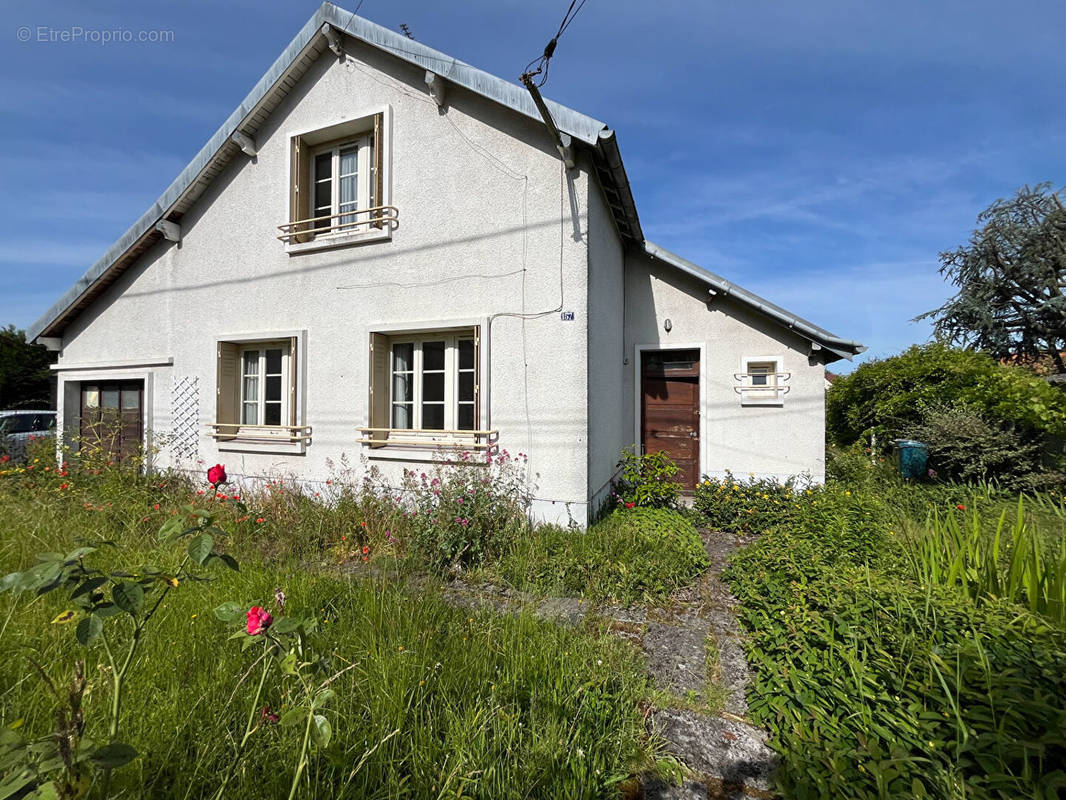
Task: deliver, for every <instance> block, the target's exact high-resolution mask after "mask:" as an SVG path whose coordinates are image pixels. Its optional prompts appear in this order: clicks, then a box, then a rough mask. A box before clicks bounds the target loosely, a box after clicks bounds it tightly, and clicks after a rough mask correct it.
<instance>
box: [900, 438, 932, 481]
mask: <svg viewBox="0 0 1066 800" xmlns="http://www.w3.org/2000/svg"><path fill="white" fill-rule="evenodd" d="M893 444H894V445H895V447H894V448H893V449H892V455H893V458H894V460H895V462H896V466H897V467H898V468H899V474H900V475H902V476H903V477H904V478H912V479H920V478H924V477H925V475H926V470H927V469H928V466H929V448H928V447H926V446H925V445H924V444H923V443H922V442H916V441H914V440H913V439H897V440H896V441H895V442H894V443H893Z"/></svg>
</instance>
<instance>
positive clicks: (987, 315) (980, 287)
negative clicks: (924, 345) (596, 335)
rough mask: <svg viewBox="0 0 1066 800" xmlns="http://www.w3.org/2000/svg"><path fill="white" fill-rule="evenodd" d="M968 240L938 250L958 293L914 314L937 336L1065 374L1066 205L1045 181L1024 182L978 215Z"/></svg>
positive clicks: (942, 264) (996, 355) (944, 269)
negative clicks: (928, 321)
mask: <svg viewBox="0 0 1066 800" xmlns="http://www.w3.org/2000/svg"><path fill="white" fill-rule="evenodd" d="M977 222H978V223H979V224H980V225H981V227H980V228H978V229H977V230H975V231H974V232H973V234H972V235H971V237H970V243H969V244H968V245H965V246H963V247H960V248H958V249H957V250H948V251H945V252H943V253H941V254H940V273H941V274H942V275H944V276H946V277H947V278H948V279H949V280H950V281H951V282H952V283H953V284H954V285H955V286H956V287H958V290H959V292H958V294H957V295H955V296H954V297H953V298H951V299H950V300H948V301H947V302H946V303H945V304H944V305H943V306H941V307H940V308H938V309H935V310H933V311H927V312H926V313H925V314H922V315H921V316H919V317H917V319H919V320H921V319H927V318H931V319H932V320H933V324H934V330H935V331H936V334H937V336H938V337H940V338H943V339H944V340H945V341H947V342H949V343H951V344H959V345H963V346H966V347H975V348H977V349H979V350H985V351H987V352H989V353H991V354H992V355H993V356H995V357H996V358H998V359H1004V360H1005V359H1011V360H1016V361H1018V362H1019V363H1027V364H1032V363H1036V362H1039V361H1041V360H1044V361H1049V362H1050V363H1051V364H1052V365H1053V370H1054V371H1055V372H1060V373H1066V363H1064V362H1063V357H1062V351H1063V346H1064V344H1066V294H1064V291H1063V290H1064V289H1066V208H1064V207H1063V204H1062V201H1061V200H1060V199H1059V197H1058V195H1057V194H1055V193H1054V192H1052V191H1051V184H1050V183H1041V184H1037V185H1036V186H1034V187H1032V188H1030V187H1029V186H1023V187H1022V188H1021V189H1019V190H1018V193H1017V194H1016V195H1015V196H1014V197H1012V198H1009V199H1001V200H997V201H996V202H995V203H993V204H992V205H991V206H989V207H988V208H987V209H985V210H984V211H982V212H981V214H980V215H979V216H978V218H977Z"/></svg>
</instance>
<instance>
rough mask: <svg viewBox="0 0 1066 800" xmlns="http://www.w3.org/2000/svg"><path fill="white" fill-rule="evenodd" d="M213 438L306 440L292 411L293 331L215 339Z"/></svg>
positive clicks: (295, 376) (295, 381)
mask: <svg viewBox="0 0 1066 800" xmlns="http://www.w3.org/2000/svg"><path fill="white" fill-rule="evenodd" d="M217 348H218V350H217V364H216V369H217V376H218V377H217V385H216V408H215V421H214V423H213V424H212V427H213V429H214V436H215V438H217V439H219V440H220V441H221V440H230V439H265V440H267V441H268V442H277V441H281V440H284V441H287V442H297V441H306V440H308V439H309V438H310V432H309V428H307V426H304V425H300V424H299V421H298V414H297V397H298V396H299V388H300V387H299V382H300V377H299V376H300V372H299V371H298V370H297V354H298V350H299V346H298V340H297V337H296V336H286V337H279V338H265V337H264V338H263V339H261V340H251V339H249V340H239V341H220V342H218V344H217Z"/></svg>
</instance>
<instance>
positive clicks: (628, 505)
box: [626, 503, 637, 508]
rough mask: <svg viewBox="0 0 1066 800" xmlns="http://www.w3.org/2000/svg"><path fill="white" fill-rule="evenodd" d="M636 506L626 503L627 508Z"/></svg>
mask: <svg viewBox="0 0 1066 800" xmlns="http://www.w3.org/2000/svg"><path fill="white" fill-rule="evenodd" d="M636 505H637V504H636V503H626V508H634V507H635V506H636Z"/></svg>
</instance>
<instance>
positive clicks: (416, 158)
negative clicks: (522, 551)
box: [60, 40, 589, 521]
mask: <svg viewBox="0 0 1066 800" xmlns="http://www.w3.org/2000/svg"><path fill="white" fill-rule="evenodd" d="M347 50H348V54H349V59H348V61H347V63H339V62H338V61H337V59H335V58H334V57H332V56H331V55H328V54H327V55H326V56H323V57H322V58H320V59H319V61H318V63H317V64H316V65H315V67H314V68H312V70H311V71H310V72H309V73H308V75H306V76H305V77H304V78H303V79H302V81H301V83H300V84H299V85H298V86H297V87H296V89H294V91H293V92H292V94H290V96H289V97H288V99H287V100H286V102H285V103H284V104H283V105H282V106H281V107H280V108H279V109H278V110H277V111H275V112H274V114H273V115H272V117H271V119H270V120H269V121H268V123H267V126H266V128H265V129H264V130H262V131H260V132H259V134H258V135H257V137H256V139H257V144H258V147H259V153H258V156H257V157H256V158H254V159H248V158H247V157H244V156H239V157H238V158H237V160H236V161H235V162H233V163H232V164H231V165H230V166H229V168H227V170H225V171H224V172H223V174H221V175H220V176H219V177H218V178H217V179H216V180H215V182H214V183H213V185H212V186H211V187H210V188H209V189H208V191H207V192H206V194H205V196H204V197H203V198H201V200H200V201H199V202H198V203H197V205H196V206H195V207H194V208H193V210H192V211H191V212H190V213H189V214H187V215H186V216H185V218H184V219H183V220H182V223H181V225H182V241H181V243H180V245H173V244H169V243H163V244H159V245H157V246H156V247H155V248H154V249H152V250H151V251H149V252H148V253H146V254H145V256H144V257H142V258H141V259H140V261H139V262H138V264H137V265H135V266H134V267H133V268H132V269H130V270H129V271H128V272H127V273H126V274H125V275H124V276H123V277H122V278H121V279H120V280H119V281H118V283H116V284H115V286H113V287H112V288H111V290H110V291H109V292H108V293H107V294H106V295H105V296H104V297H103V298H102V299H100V300H98V301H97V302H96V303H95V304H94V306H92V307H91V308H90V309H89V310H88V311H87V312H85V313H83V314H82V315H81V316H80V317H79V318H78V319H77V320H76V321H75V322H74V323H73V324H72V325H71V326H70V327H69V329H68V330H67V332H66V334H65V336H64V346H63V350H62V355H61V359H60V365H61V366H71V365H77V364H86V363H113V362H116V361H125V362H129V361H132V360H138V359H141V360H152V359H158V358H159V357H168V358H171V357H172V358H173V366H172V367H149V368H144V369H134V370H133V372H130V370H129V369H127V370H125V373H126V374H133V375H140V374H149V375H151V379H152V385H153V391H152V401H151V402H152V407H151V409H150V412H149V422H150V424H151V425H153V426H154V427H155V429H156V431H157V432H158V434H161V436H160V437H158V438H163V437H165V435H166V434H167V433H168V432H169V429H170V428H171V427H172V420H171V410H172V400H173V387H174V386H175V385H176V383H177V382H178V381H179V380H184V379H187V378H195V379H196V380H197V382H198V389H199V412H200V413H199V423H200V425H201V426H203V425H206V424H207V423H209V422H212V421H213V420H214V413H215V380H216V377H215V342H216V338H217V337H220V336H221V337H225V336H227V335H236V334H260V333H261V334H263V335H264V336H269V335H270V334H272V333H275V332H277V331H289V330H302V331H306V339H305V343H306V359H305V362H304V365H303V366H304V369H305V373H304V374H305V384H304V387H303V389H304V391H303V393H302V395H303V399H302V402H303V403H304V404H305V407H304V413H303V415H302V418H303V421H304V422H305V423H306V424H308V425H311V426H313V431H314V439H313V442H312V443H311V444H310V445H309V446H308V448H307V450H306V453H304V454H303V455H287V454H272V453H243V452H242V453H235V452H220V451H219V450H218V449H217V447H216V445H215V444H214V442H213V440H211V439H210V438H208V437H206V436H201V437H200V439H199V457H200V459H202V460H203V461H205V462H207V463H215V462H216V461H221V462H223V463H225V464H226V465H227V467H228V468H229V469H230V471H231V472H233V473H237V474H245V475H270V474H294V475H297V476H300V477H302V478H305V479H308V480H325V479H326V478H328V477H329V476H330V462H331V461H332V462H338V461H339V460H340V459H341V457H342V455H343V456H345V457H347V459H349V461H351V462H352V463H353V464H354V465H355V466H356V467H359V466H360V459H361V458H362V457H364V456H365V455H366V452H365V451H364V450H363V449H362V448H361V447H360V445H358V444H357V443H356V442H355V439H356V438H357V437H358V434H357V433H356V431H355V428H356V426H357V425H362V424H367V421H368V417H367V396H368V385H367V384H368V372H369V370H368V364H367V358H368V333H369V332H370V331H372V330H377V329H378V328H379V327H380V326H382V325H391V326H394V327H395V326H398V325H400V326H402V325H407V326H409V327H411V328H416V327H423V326H424V325H425V324H427V323H432V322H440V323H447V322H449V321H463V322H467V321H470V320H476V321H479V322H480V323H481V324H482V326H483V327H482V336H483V341H484V346H485V348H486V352H487V353H488V354H490V355H488V367H489V374H488V375H487V376H483V392H484V394H483V403H482V406H483V408H482V420H481V424H482V425H483V426H485V427H491V428H496V429H499V431H500V443H501V446H502V447H505V448H507V449H508V450H509V451H510V452H511V453H516V452H519V451H522V452H525V453H528V454H529V456H530V468H531V470H532V472H534V473H538V474H539V475H538V477H537V478H536V483H537V487H538V488H537V492H536V494H537V496H538V498H540V499H541V500H542V501H543V502H542V503H540V504H539V508H538V513H539V514H540V515H541V516H545V517H550V518H557V519H562V520H564V521H565V519H566V518H567V511H566V504H567V503H572V504H575V506H574V507H575V508H576V511H575V512H574V513H575V515H576V516H578V517H579V518H580V517H581V515H582V514H583V513H584V507H583V504H584V501H585V500H586V499H587V496H588V494H587V492H588V464H587V455H586V446H585V445H586V442H587V437H588V432H587V428H586V409H587V407H588V397H587V386H588V374H589V373H588V366H587V357H586V354H587V352H588V347H587V340H586V337H587V335H588V334H587V331H588V328H587V326H586V325H585V324H583V321H581V316H582V314H581V311H582V310H583V309H584V308H585V307H586V296H587V286H586V283H587V274H588V266H587V262H588V254H587V245H586V241H585V235H584V232H585V231H586V230H587V228H588V219H587V216H586V213H587V211H586V209H585V208H580V207H577V208H575V205H578V206H579V205H580V203H577V204H575V203H574V202H572V198H573V199H577V198H581V199H583V198H585V197H587V196H588V194H589V181H588V175H587V173H586V172H584V171H580V172H577V173H575V174H574V175H572V176H571V181H572V185H571V186H570V187H568V185H567V181H566V179H565V176H564V172H563V169H562V166H561V163H560V160H559V158H558V155H557V153H556V152H555V151H554V149H553V148H552V147H551V146H550V143H549V140H548V136H547V133H546V132H545V130H544V128H543V126H541V125H539V124H537V123H534V122H532V121H530V120H527V119H524V118H521V117H519V116H518V115H516V114H514V113H513V112H510V111H507V110H505V109H502V108H500V107H498V106H495V105H493V104H491V103H489V102H487V101H484V100H482V99H481V98H478V97H476V96H474V95H472V94H470V93H467V92H464V91H462V90H460V89H457V88H454V87H451V88H450V89H449V92H448V96H447V100H448V106H447V109H446V111H445V112H443V113H442V112H440V111H439V110H438V108H437V105H436V104H435V102H434V101H433V100H432V99H431V98H430V97H429V95H428V93H427V91H426V87H425V85H424V83H423V72H422V71H420V70H417V69H415V68H413V67H411V66H409V65H406V64H403V63H401V62H398V61H396V60H395V59H392V58H390V57H389V56H387V55H385V54H383V53H380V52H378V51H375V50H372V49H370V48H368V47H366V46H364V45H360V44H358V43H355V42H353V41H351V40H349V41H348V43H347ZM385 106H388V107H389V108H390V109H391V132H390V139H391V147H390V151H391V152H390V156H391V168H390V171H389V178H390V183H391V192H390V202H391V203H392V204H393V205H395V206H397V207H398V208H399V214H400V227H399V229H398V230H397V231H396V232H395V233H394V234H393V237H392V239H391V241H387V242H374V243H366V244H362V245H357V246H352V247H345V248H340V249H337V250H330V251H320V252H314V253H304V254H300V255H288V254H286V252H285V247H284V245H283V244H282V243H281V242H279V241H277V239H276V238H275V236H276V234H277V230H276V226H277V225H278V224H281V223H283V222H286V221H287V220H288V210H287V204H288V186H289V176H288V147H289V136H290V135H291V134H292V133H294V132H302V131H306V130H309V129H312V128H316V127H322V126H326V125H330V124H333V123H336V122H340V121H342V120H343V119H352V118H358V117H362V116H364V115H368V114H371V113H374V112H375V111H378V110H380V109H382V108H383V107H385ZM560 293H561V294H562V296H561V297H560ZM562 309H574V310H576V311H577V312H578V314H577V317H578V319H577V321H575V322H564V321H562V320H561V319H560V314H559V313H558V312H559V310H562ZM539 312H546V313H544V314H543V315H542V316H537V317H533V316H530V317H529V318H520V317H519V316H514V315H521V314H526V315H533V314H537V313H539ZM97 374H99V370H97V371H94V373H93V375H94V376H95V375H97ZM103 374H108V371H107V370H105V371H104V373H103ZM60 375H61V379H62V380H64V381H77V380H79V379H81V374H79V373H78V372H77V371H70V372H61V373H60ZM60 395H61V396H64V392H62V391H61V392H60ZM67 416H68V419H69V418H70V413H69V409H68V414H67ZM205 431H206V428H201V433H203V432H205ZM375 455H376V456H380V455H384V452H383V451H382V452H378V451H375ZM161 463H163V464H166V463H167V459H166V457H165V453H164V458H163V459H162V462H161ZM371 463H379V464H380V465H381V466H382V468H383V470H384V471H385V472H386V473H387V474H390V475H397V474H398V473H399V470H400V468H401V466H402V464H399V463H397V462H395V461H392V460H387V459H378V458H375V459H374V460H373V461H372V462H371Z"/></svg>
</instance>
